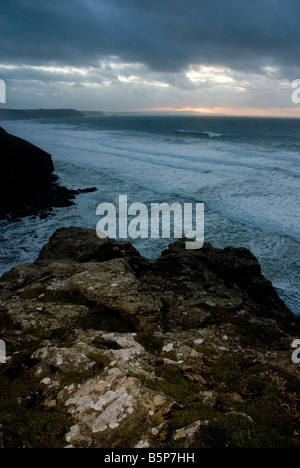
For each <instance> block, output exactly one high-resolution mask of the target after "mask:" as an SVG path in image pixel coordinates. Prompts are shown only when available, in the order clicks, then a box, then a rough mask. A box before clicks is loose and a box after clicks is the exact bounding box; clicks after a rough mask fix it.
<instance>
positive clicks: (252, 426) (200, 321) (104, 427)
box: [0, 228, 300, 448]
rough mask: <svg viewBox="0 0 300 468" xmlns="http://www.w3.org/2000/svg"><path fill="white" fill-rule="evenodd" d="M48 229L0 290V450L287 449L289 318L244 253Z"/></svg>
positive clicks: (292, 327)
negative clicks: (4, 353) (47, 236)
mask: <svg viewBox="0 0 300 468" xmlns="http://www.w3.org/2000/svg"><path fill="white" fill-rule="evenodd" d="M184 245H185V244H184V241H180V242H177V243H175V244H173V245H171V246H170V247H169V249H168V250H167V251H165V252H164V253H163V254H162V256H161V257H160V258H159V259H158V260H156V261H154V260H147V259H144V258H142V257H141V256H140V255H139V253H138V252H137V251H136V250H135V249H134V247H132V245H131V244H130V243H127V242H118V241H113V240H107V239H106V240H100V239H98V238H97V236H96V234H95V232H94V231H91V230H88V229H79V228H69V229H60V230H59V231H57V232H56V233H55V234H54V236H53V237H52V238H51V240H50V242H49V244H48V245H46V246H45V247H44V248H43V250H42V251H41V253H40V255H39V257H38V259H37V261H36V262H35V263H34V264H26V265H21V266H18V267H16V268H14V269H13V270H11V271H10V272H8V273H6V274H5V275H4V276H3V277H2V278H1V281H0V297H1V299H0V329H1V337H0V338H1V339H4V340H5V341H6V344H7V350H8V354H9V356H10V357H9V358H8V360H7V363H6V365H2V366H1V367H0V384H1V385H0V392H1V398H0V424H2V432H3V444H4V446H5V447H16V446H19V447H63V446H70V447H80V448H81V447H87V448H89V447H100V448H110V447H115V448H134V447H135V448H147V447H151V448H170V447H172V448H174V447H175V448H176V447H178V448H180V447H184V448H197V447H213V448H215V447H298V448H299V445H300V440H299V433H300V432H299V429H300V428H299V366H298V365H296V364H294V363H293V362H292V359H291V356H292V352H293V350H292V348H291V345H292V342H293V341H294V339H296V338H299V336H300V325H299V319H297V318H296V317H295V316H294V315H293V314H292V313H291V312H290V311H289V310H288V308H287V307H286V306H285V304H284V303H283V302H282V301H281V300H280V298H279V297H278V295H277V293H276V291H275V290H274V289H273V287H272V285H271V283H269V282H268V281H267V280H266V279H265V278H264V277H263V276H262V275H261V270H260V267H259V264H258V262H257V260H256V259H255V257H254V256H253V255H252V254H251V253H250V252H249V251H247V250H245V249H234V248H228V249H225V250H219V249H214V248H213V247H212V246H211V245H209V244H205V246H204V248H203V249H201V250H200V251H196V250H195V251H186V250H185V249H184Z"/></svg>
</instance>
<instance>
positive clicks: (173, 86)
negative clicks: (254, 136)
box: [0, 0, 300, 115]
mask: <svg viewBox="0 0 300 468" xmlns="http://www.w3.org/2000/svg"><path fill="white" fill-rule="evenodd" d="M0 1H1V5H0V51H1V52H0V78H3V79H5V80H6V82H7V87H8V89H7V91H8V102H7V107H12V106H15V107H23V106H25V107H28V106H30V107H35V106H39V107H42V106H43V107H45V106H48V107H60V103H63V104H64V105H65V106H67V107H80V108H83V109H84V108H92V107H93V108H99V109H101V108H105V109H107V110H109V109H111V110H125V109H128V110H130V109H139V108H158V107H163V108H168V107H174V108H185V107H193V108H204V109H207V108H211V107H214V108H216V109H219V108H226V107H228V108H229V107H234V108H236V109H238V108H240V109H242V108H253V109H255V108H257V109H258V108H266V109H267V108H270V109H271V108H274V109H280V108H284V109H291V112H292V114H295V115H296V114H297V112H299V108H297V109H295V105H293V103H292V102H291V99H290V96H291V82H292V81H293V80H294V79H297V78H300V49H299V44H300V27H299V18H300V2H299V0H285V1H283V0H251V1H250V0H209V1H207V0H205V1H204V0H180V1H179V0H151V1H150V0H9V1H6V0H0ZM125 87H126V90H127V92H126V94H127V96H126V97H125V96H124V88H125ZM10 104H11V105H10ZM299 115H300V113H299Z"/></svg>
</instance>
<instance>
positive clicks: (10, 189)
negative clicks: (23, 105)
mask: <svg viewBox="0 0 300 468" xmlns="http://www.w3.org/2000/svg"><path fill="white" fill-rule="evenodd" d="M0 149H1V158H0V164H1V171H0V196H1V198H0V200H1V201H0V219H14V218H19V217H25V216H32V215H41V214H42V215H45V216H46V215H47V213H49V212H50V211H52V208H54V207H67V206H71V205H73V204H74V203H73V200H74V199H75V195H77V194H78V193H80V192H81V190H78V191H74V190H73V191H71V190H68V189H67V188H65V187H61V186H60V185H59V184H58V183H57V180H58V177H57V176H55V175H54V174H53V171H54V165H53V161H52V157H51V155H50V154H48V153H46V152H45V151H43V150H42V149H40V148H38V147H36V146H34V145H32V144H31V143H29V142H27V141H25V140H22V139H21V138H18V137H16V136H14V135H10V134H9V133H7V132H6V131H5V130H4V129H3V128H1V127H0ZM92 190H95V189H92Z"/></svg>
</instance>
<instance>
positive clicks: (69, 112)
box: [0, 109, 86, 120]
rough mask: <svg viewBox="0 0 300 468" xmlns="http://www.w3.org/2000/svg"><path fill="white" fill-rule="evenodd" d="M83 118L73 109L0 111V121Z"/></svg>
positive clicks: (80, 113) (83, 115)
mask: <svg viewBox="0 0 300 468" xmlns="http://www.w3.org/2000/svg"><path fill="white" fill-rule="evenodd" d="M85 116H86V114H85V113H83V112H80V111H77V110H74V109H28V110H16V109H0V120H37V119H51V118H67V117H85Z"/></svg>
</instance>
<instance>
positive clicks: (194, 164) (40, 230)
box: [0, 114, 300, 315]
mask: <svg viewBox="0 0 300 468" xmlns="http://www.w3.org/2000/svg"><path fill="white" fill-rule="evenodd" d="M0 125H1V126H2V127H3V128H4V129H5V130H6V131H8V132H9V133H12V134H14V135H17V136H19V137H21V138H24V139H26V140H28V141H30V142H32V143H33V144H35V145H37V146H39V147H41V148H42V149H44V150H45V151H47V152H49V153H50V154H51V155H52V157H53V161H54V164H55V172H56V174H58V176H59V177H60V179H61V181H60V182H61V184H62V185H65V186H67V187H68V188H70V189H78V188H87V187H97V189H98V190H97V192H94V193H88V194H82V195H79V196H78V197H77V199H76V204H75V205H74V206H73V207H70V208H60V209H55V210H54V212H53V214H52V215H51V216H49V217H48V218H46V219H40V218H25V219H22V220H19V221H16V222H11V223H8V222H6V221H0V275H1V274H3V273H4V272H6V271H8V270H10V269H11V268H12V267H13V266H15V265H17V264H20V263H27V262H32V261H34V260H35V259H36V258H37V256H38V254H39V251H40V249H41V248H42V246H43V245H44V244H45V243H47V242H48V240H49V237H50V236H51V235H52V234H53V233H54V232H55V231H56V229H58V228H60V227H68V226H78V227H89V228H92V229H96V225H97V223H98V221H99V216H97V215H96V209H97V206H98V205H99V204H100V203H105V202H106V203H113V204H115V205H116V206H117V204H118V199H119V195H127V196H128V202H129V203H135V202H140V203H144V204H146V205H147V206H150V204H151V203H163V202H165V203H168V204H172V203H174V202H179V203H182V204H183V203H194V204H195V203H204V205H205V241H206V242H210V243H211V244H213V245H214V246H215V247H218V248H224V247H227V246H235V247H246V248H248V249H250V250H251V251H252V252H253V254H254V255H255V256H256V257H257V258H258V260H259V262H260V264H261V267H262V271H263V274H264V275H265V276H266V278H268V279H269V280H271V281H272V283H273V285H274V287H275V288H276V289H277V291H278V293H279V295H280V296H281V298H282V299H283V300H284V301H285V302H286V304H287V305H288V306H289V307H290V309H291V310H292V311H293V312H294V313H295V314H296V315H300V288H299V284H300V119H280V118H272V119H268V118H250V117H249V118H238V117H222V116H218V117H215V116H187V115H184V116H177V115H176V116H170V115H160V116H155V115H137V114H130V115H106V116H100V117H79V118H68V119H47V120H39V121H9V122H0ZM171 241H174V239H151V238H149V239H136V240H134V241H132V242H133V244H134V245H135V247H136V248H137V249H138V250H139V251H140V253H141V254H142V255H144V256H145V257H148V258H157V257H159V256H160V254H161V252H162V251H163V250H164V249H166V248H167V246H168V244H169V243H170V242H171Z"/></svg>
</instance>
